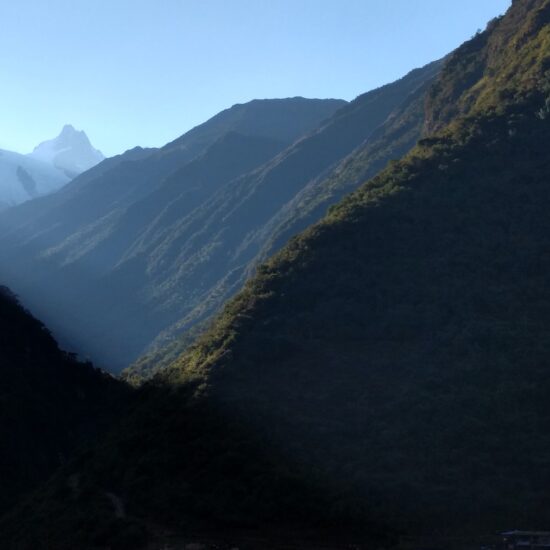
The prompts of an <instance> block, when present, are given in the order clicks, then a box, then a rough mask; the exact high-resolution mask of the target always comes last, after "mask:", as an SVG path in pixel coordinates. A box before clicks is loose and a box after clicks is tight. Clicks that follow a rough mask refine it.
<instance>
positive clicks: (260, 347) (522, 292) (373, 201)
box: [0, 0, 550, 548]
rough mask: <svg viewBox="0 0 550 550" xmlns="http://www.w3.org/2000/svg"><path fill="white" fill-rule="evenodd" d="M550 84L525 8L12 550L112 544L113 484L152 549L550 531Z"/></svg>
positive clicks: (280, 258)
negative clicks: (308, 532) (402, 151)
mask: <svg viewBox="0 0 550 550" xmlns="http://www.w3.org/2000/svg"><path fill="white" fill-rule="evenodd" d="M472 67H475V75H473V74H470V73H469V71H470V69H471V68H472ZM549 68H550V2H549V1H548V0H516V1H515V2H514V3H513V6H512V8H511V9H510V11H509V12H508V14H507V15H506V16H505V17H504V18H503V19H500V20H498V21H494V22H492V23H491V25H490V26H489V28H488V30H487V31H486V32H485V33H482V34H481V35H479V36H477V37H476V38H474V39H473V40H472V41H470V42H468V43H466V44H465V45H464V46H463V47H461V48H459V49H458V50H457V51H456V52H455V53H454V54H453V55H452V56H451V58H450V59H449V60H448V62H447V64H446V66H445V70H444V72H443V74H442V77H441V78H440V80H439V81H438V83H437V85H436V86H435V88H433V89H432V93H431V94H430V101H429V105H428V107H427V108H428V110H427V112H428V113H429V114H430V117H431V114H434V115H435V114H437V113H439V114H437V116H433V117H431V118H430V117H429V118H428V121H438V122H437V123H436V125H437V126H439V129H438V130H437V133H436V134H434V135H432V136H430V137H427V138H426V139H424V140H423V141H422V142H421V143H420V144H419V145H418V146H417V147H416V148H415V149H414V150H413V151H412V152H411V154H409V155H408V156H407V157H406V158H404V159H403V160H402V161H400V162H396V163H392V165H391V166H389V167H388V168H387V169H386V170H384V171H383V172H382V173H381V174H380V175H378V176H377V177H375V178H374V179H372V180H370V181H369V182H367V183H366V184H364V185H363V186H362V187H361V188H360V189H359V190H358V191H357V192H356V193H354V194H353V195H351V196H350V197H349V198H347V199H345V200H344V201H343V202H342V203H340V204H339V205H338V206H337V207H335V208H333V209H332V210H331V212H330V214H329V215H328V216H327V217H326V218H325V219H324V220H323V221H322V222H321V223H319V224H317V225H315V226H313V227H312V228H310V229H309V230H307V231H306V232H305V233H303V234H302V235H300V236H299V237H298V238H296V239H294V240H293V241H292V242H291V243H290V244H289V245H288V246H286V247H285V248H283V250H282V251H281V252H280V253H279V254H277V255H276V256H275V257H274V258H273V259H272V260H270V261H269V262H268V263H267V264H265V265H264V266H263V267H262V268H261V269H260V270H259V272H258V274H257V276H256V277H255V278H254V279H252V280H251V281H250V282H249V283H248V284H247V286H246V287H245V289H244V291H243V292H241V293H240V294H239V295H238V296H237V297H236V298H235V299H234V300H233V301H231V302H230V303H229V304H228V305H227V307H226V308H225V310H224V312H223V313H222V314H221V315H220V316H219V317H218V318H217V321H216V322H215V323H214V325H213V326H212V328H211V329H210V331H209V332H207V333H206V334H205V335H204V336H203V337H202V338H201V339H200V341H199V342H198V343H197V344H196V345H195V346H194V347H193V348H192V349H191V350H190V351H189V352H188V353H186V354H185V355H183V356H182V357H181V358H180V359H179V360H177V361H176V362H175V363H174V364H173V365H172V366H171V367H170V368H169V369H168V370H167V371H166V372H165V373H164V374H163V375H162V376H159V377H157V379H156V380H155V381H154V383H152V384H150V385H148V386H146V387H145V388H143V389H142V390H141V393H140V395H141V400H142V402H141V406H139V407H137V408H136V409H135V410H134V411H133V412H132V414H130V415H129V416H128V417H127V418H126V419H125V420H124V423H123V425H122V426H121V427H119V428H117V429H116V430H115V431H114V432H113V433H112V434H111V435H110V437H109V438H107V439H105V440H104V441H103V443H102V445H101V446H98V447H96V448H95V449H94V451H93V452H91V453H90V454H88V455H87V456H86V457H83V458H82V460H81V461H79V462H76V463H73V464H71V465H70V466H68V467H67V469H66V470H65V471H64V472H63V473H62V474H60V476H59V478H58V479H57V480H55V482H54V483H51V484H50V485H49V486H48V487H47V488H46V489H45V490H44V492H43V493H42V494H41V495H38V496H37V498H36V499H35V500H34V502H32V503H29V504H28V505H27V507H26V508H21V509H19V510H18V511H17V513H15V514H14V515H13V516H12V517H11V518H9V520H8V519H6V520H4V522H3V523H2V524H1V528H0V533H2V534H3V539H0V540H2V544H3V546H4V547H7V548H10V545H11V547H16V546H15V544H16V542H17V543H19V544H20V546H19V547H20V548H40V547H41V546H40V544H41V541H43V540H44V538H45V537H46V536H48V537H50V538H49V540H50V541H54V542H55V547H56V548H70V547H71V544H72V545H73V546H74V545H76V546H77V547H78V548H91V547H94V545H95V546H96V547H103V548H104V547H107V546H108V545H109V543H110V538H109V537H113V536H115V535H113V532H112V531H109V529H113V527H112V525H111V526H109V524H108V523H107V524H105V523H102V522H101V521H99V519H98V521H93V522H92V525H90V522H89V521H88V522H87V520H86V518H90V517H93V518H100V519H101V518H105V517H106V515H107V514H108V513H109V510H110V513H111V516H112V515H113V514H114V511H113V506H112V504H111V503H109V502H108V501H106V500H105V499H103V500H102V499H101V498H100V495H102V494H103V492H106V491H107V492H109V493H113V494H116V495H117V497H118V498H119V499H120V500H121V501H122V502H123V503H124V505H125V513H126V519H125V521H126V522H127V525H128V529H129V528H130V526H132V528H134V529H136V531H134V532H135V533H137V526H139V529H146V528H147V529H149V531H150V532H151V533H152V534H153V535H154V534H155V533H156V532H157V530H158V529H159V527H158V526H159V525H162V526H164V527H166V526H170V527H172V528H179V529H181V530H183V531H185V530H186V529H192V528H195V529H196V528H203V529H208V530H209V531H212V530H214V529H219V528H225V529H228V528H232V529H236V528H247V527H248V528H250V527H254V528H256V529H265V530H269V529H270V528H273V526H274V525H275V526H278V527H279V528H281V527H286V528H288V529H290V528H291V527H296V526H301V527H304V526H314V527H316V528H318V529H320V528H321V526H322V528H323V529H332V530H333V531H335V532H340V533H343V532H347V531H348V527H349V526H350V525H351V526H354V527H355V528H360V529H363V531H364V532H366V533H367V535H365V536H368V533H371V534H372V533H377V532H379V526H380V525H386V526H387V531H388V532H392V531H394V530H395V531H405V532H409V533H418V532H424V533H433V532H446V533H454V534H457V533H464V532H484V531H493V530H495V529H498V528H506V527H508V526H510V525H513V526H518V527H525V528H541V527H543V526H545V525H547V524H548V523H550V506H549V504H550V503H549V501H548V494H549V491H548V488H549V487H550V478H549V472H550V439H549V436H548V434H549V433H550V401H549V400H548V398H547V397H548V393H549V390H550V386H549V384H550V383H549V377H548V362H549V359H550V338H549V336H550V335H549V328H548V327H550V288H549V286H548V284H547V277H548V272H549V269H550V256H549V254H548V250H550V218H549V217H548V215H547V212H548V209H549V208H550V187H549V181H550V158H549V157H548V154H547V150H548V143H550V99H549V94H550V79H549V74H548V69H549ZM449 97H452V101H453V102H455V105H456V110H455V111H454V112H452V113H449V112H445V111H446V110H447V108H448V102H449V101H450V100H449ZM432 123H433V122H430V124H432ZM75 474H78V476H79V479H80V481H81V490H79V491H73V490H71V489H70V485H69V481H70V479H71V476H73V475H75ZM375 526H376V527H375ZM140 533H141V531H140ZM136 541H137V535H136V538H135V539H133V541H132V544H133V546H131V547H132V548H135V547H137V546H138V543H137V542H136Z"/></svg>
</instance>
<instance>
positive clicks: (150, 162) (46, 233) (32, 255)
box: [0, 63, 441, 374]
mask: <svg viewBox="0 0 550 550" xmlns="http://www.w3.org/2000/svg"><path fill="white" fill-rule="evenodd" d="M440 66H441V64H440V63H432V64H430V65H428V66H427V67H425V68H423V69H418V70H416V71H412V72H411V73H410V74H409V75H407V76H406V77H404V78H403V79H401V80H399V81H397V82H395V83H393V84H390V85H387V86H384V87H382V88H380V89H378V90H374V91H372V92H369V93H367V94H364V95H362V96H360V97H358V98H357V99H356V100H354V101H353V102H351V103H350V104H347V105H346V104H345V103H344V102H342V101H336V100H328V101H321V100H305V99H300V98H295V99H287V100H263V101H253V102H251V103H248V104H245V105H237V106H235V107H233V108H231V109H229V110H227V111H224V112H223V113H220V114H219V115H217V116H216V117H214V118H213V119H211V120H210V121H208V122H206V123H205V124H203V125H202V126H199V127H198V128H196V129H194V130H191V131H190V132H188V133H187V134H185V135H184V136H182V137H181V138H179V139H178V140H175V141H174V142H172V143H170V144H168V145H166V146H165V147H164V148H162V149H160V150H158V151H155V152H154V153H153V154H152V155H151V156H149V157H146V158H144V159H142V160H140V161H139V162H132V163H128V162H125V161H124V156H122V157H121V158H120V162H119V164H117V165H116V166H114V167H113V168H112V169H106V170H105V171H103V172H102V174H101V175H100V176H99V177H95V176H92V175H91V174H90V173H84V174H83V175H82V176H81V177H80V178H77V179H75V180H74V181H73V182H72V183H71V184H70V185H69V186H67V187H66V188H65V189H64V190H63V191H62V192H61V193H57V194H56V195H55V196H52V197H48V198H47V199H46V200H41V201H33V202H32V203H29V204H27V205H23V206H22V207H21V208H17V209H12V210H10V211H9V212H6V213H5V215H4V216H1V217H0V226H3V227H4V228H5V231H4V235H3V237H1V238H0V257H2V258H3V259H4V261H3V262H2V267H1V268H0V274H1V275H2V277H3V280H4V281H6V282H7V283H8V284H9V285H10V286H12V287H13V288H14V289H15V290H16V291H17V292H18V293H19V294H20V295H21V296H22V297H23V299H24V300H25V303H26V304H27V305H28V306H29V307H31V308H32V310H33V311H34V312H36V314H37V315H39V316H40V317H41V318H42V319H44V320H45V321H46V322H47V323H48V325H49V326H50V327H51V328H52V330H53V331H54V333H55V334H56V335H57V336H58V337H59V338H60V339H61V341H62V343H64V344H67V345H71V346H73V347H74V349H76V350H78V351H79V352H82V353H85V354H87V356H89V357H90V358H92V359H93V360H94V361H96V362H97V363H98V364H100V365H103V366H105V367H107V368H110V369H114V370H115V371H119V370H120V369H122V368H124V367H126V366H128V365H129V364H130V363H131V362H132V361H135V360H136V359H138V357H139V356H140V355H142V354H143V353H144V352H147V351H151V350H154V351H156V350H160V349H162V350H163V351H162V354H163V355H165V351H164V347H165V345H166V344H167V343H171V342H174V344H173V345H175V346H176V348H175V353H177V352H179V351H181V349H180V343H181V341H180V340H178V338H177V337H178V336H179V335H180V334H182V333H184V332H186V331H187V330H188V329H190V328H192V327H194V326H195V325H197V324H198V323H201V322H204V321H205V320H206V319H207V318H208V317H209V316H210V315H211V314H212V313H214V312H215V311H216V310H217V309H218V308H219V307H220V306H221V305H222V304H223V302H224V301H225V300H226V299H227V298H228V297H230V296H231V295H233V294H234V293H235V292H236V291H238V290H239V289H240V288H241V286H242V285H243V283H244V281H245V280H246V278H247V277H249V276H250V275H251V274H252V273H253V272H254V268H255V266H256V264H257V263H258V262H259V261H261V260H262V259H263V258H265V257H266V256H268V255H269V254H271V253H273V252H274V251H275V250H277V249H278V248H280V247H281V246H282V245H283V244H285V242H286V241H287V240H288V238H290V237H291V236H292V235H293V234H296V233H298V232H299V231H300V230H301V229H303V228H304V227H306V226H307V225H308V224H309V223H312V222H314V221H317V220H318V219H319V218H320V217H322V216H323V214H324V213H325V211H326V209H327V208H328V207H329V206H330V205H331V204H334V203H335V202H337V201H338V200H339V198H341V197H342V196H343V195H344V194H345V193H346V192H349V191H350V190H352V189H354V188H355V187H356V186H358V185H359V184H360V182H361V181H362V180H363V178H365V177H368V176H371V175H374V174H375V173H376V171H378V170H379V169H380V168H382V167H383V166H384V164H385V163H386V162H387V161H388V160H389V159H391V158H398V157H399V156H400V155H402V154H404V153H405V152H406V151H407V150H408V149H409V148H411V147H412V146H413V145H414V143H415V142H416V140H417V139H418V138H419V137H420V135H421V131H422V121H423V104H424V95H425V92H426V90H427V87H428V85H429V83H430V82H431V81H432V79H433V78H435V76H436V75H437V73H438V70H439V68H440ZM270 132H271V133H270ZM357 148H360V149H361V150H365V151H367V152H366V153H365V154H366V155H367V156H369V159H370V163H369V164H368V169H365V170H362V171H359V172H358V173H357V174H356V177H355V179H354V180H353V181H346V182H345V183H342V184H340V183H336V184H331V185H330V188H328V187H327V186H326V184H325V183H324V182H325V181H326V177H327V176H328V175H329V174H331V173H333V172H334V173H336V172H337V171H338V165H339V163H341V162H343V161H344V160H345V159H346V157H347V156H348V155H350V154H351V153H352V152H353V151H354V150H356V149H357ZM101 166H102V165H99V166H98V167H96V168H97V169H100V168H101ZM54 303H55V307H53V304H54ZM115 342H116V343H115ZM153 363H154V365H155V367H154V368H152V364H153ZM160 364H161V362H160V361H159V360H158V357H157V355H156V353H154V354H153V360H152V361H151V359H150V358H149V357H146V358H145V359H144V360H140V362H139V364H138V365H137V366H136V369H135V371H134V372H139V373H140V374H143V373H144V372H146V371H151V370H156V368H157V367H158V365H160Z"/></svg>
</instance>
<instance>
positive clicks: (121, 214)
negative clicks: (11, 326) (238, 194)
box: [0, 98, 344, 367]
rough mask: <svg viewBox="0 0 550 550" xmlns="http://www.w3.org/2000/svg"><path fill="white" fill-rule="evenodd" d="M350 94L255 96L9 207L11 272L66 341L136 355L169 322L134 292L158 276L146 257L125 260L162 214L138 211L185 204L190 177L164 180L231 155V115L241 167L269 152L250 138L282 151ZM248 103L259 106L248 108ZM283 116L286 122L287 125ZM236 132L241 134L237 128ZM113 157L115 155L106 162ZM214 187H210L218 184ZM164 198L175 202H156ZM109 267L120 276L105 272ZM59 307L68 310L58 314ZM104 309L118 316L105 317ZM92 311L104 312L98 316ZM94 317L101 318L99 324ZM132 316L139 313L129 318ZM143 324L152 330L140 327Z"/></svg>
mask: <svg viewBox="0 0 550 550" xmlns="http://www.w3.org/2000/svg"><path fill="white" fill-rule="evenodd" d="M342 104H344V102H342V101H337V100H307V99H303V98H293V99H289V100H262V101H253V102H250V103H249V104H245V105H237V106H235V107H234V108H231V109H229V110H228V111H225V112H224V113H222V114H221V115H219V116H217V117H214V118H213V119H212V120H211V121H209V122H207V123H205V124H202V125H200V126H199V127H197V128H195V129H193V130H191V131H190V132H189V133H188V134H186V135H185V136H183V137H182V138H180V139H179V140H177V141H176V142H174V143H173V144H168V145H167V146H165V147H163V148H162V149H160V150H156V151H152V152H146V153H145V155H144V158H139V159H137V160H131V161H129V162H128V161H126V157H127V155H128V154H129V153H126V154H125V155H122V156H121V157H120V158H119V159H118V160H117V161H116V162H114V161H111V159H108V160H107V161H104V163H101V164H100V165H98V166H96V167H94V168H93V169H92V170H91V171H90V173H88V172H86V173H84V174H82V175H81V176H79V177H78V178H76V179H75V180H74V181H73V182H71V184H70V185H69V186H67V187H66V188H65V189H63V190H62V191H61V193H58V194H56V196H55V197H52V198H50V199H49V200H48V201H40V202H37V201H35V202H34V204H30V205H25V208H23V207H21V208H20V209H16V210H15V211H13V210H12V211H10V212H8V213H6V215H5V216H3V217H0V226H4V227H5V234H4V237H3V239H2V249H3V251H4V253H5V254H4V259H5V262H4V271H3V275H4V276H5V277H6V279H7V280H10V281H11V283H12V285H14V286H15V287H16V288H17V290H18V292H19V293H20V294H21V295H22V296H23V297H24V299H25V303H26V304H28V305H29V307H32V308H33V311H36V313H37V314H38V315H40V316H41V318H43V319H44V320H45V321H46V322H47V323H48V325H49V326H50V327H52V330H54V332H55V333H56V334H57V335H58V336H59V337H60V339H61V340H62V343H67V344H69V343H70V345H71V347H75V348H76V349H78V350H80V351H84V352H85V353H86V354H90V355H91V356H92V357H93V358H94V359H98V360H100V361H101V362H102V363H103V364H104V365H108V366H110V367H113V366H115V364H116V362H117V361H120V363H119V366H125V365H126V363H125V362H124V360H125V358H129V356H128V351H126V350H127V349H130V350H132V352H133V353H134V354H135V355H134V357H135V356H136V355H137V354H138V353H139V352H140V351H141V350H142V349H143V348H144V347H145V346H146V345H147V344H148V343H149V342H150V340H151V339H152V338H154V337H155V336H156V335H157V334H158V332H159V330H160V329H161V328H163V326H162V325H161V327H160V328H159V327H158V320H156V319H155V312H153V311H151V305H150V304H149V305H148V304H147V299H146V300H144V299H143V297H142V296H139V295H138V296H137V297H136V295H135V292H142V293H144V292H148V291H149V289H148V288H146V287H144V288H140V284H139V282H138V281H139V280H138V277H145V280H147V278H148V277H149V276H148V275H147V274H146V273H144V269H143V268H142V267H141V263H140V262H141V260H140V259H139V258H137V259H131V260H130V261H126V260H125V259H124V257H125V256H127V253H126V249H130V250H133V249H136V248H137V247H139V246H140V244H139V243H140V241H141V240H143V239H144V238H145V237H146V235H147V233H148V232H149V227H148V225H147V223H149V222H151V223H152V222H153V218H151V217H147V215H145V219H144V220H143V222H140V220H139V217H137V218H136V216H138V214H139V215H141V214H144V213H146V212H150V213H151V216H153V217H154V215H158V214H160V213H162V211H163V210H164V209H167V208H169V207H170V202H171V201H173V200H174V190H175V192H176V195H178V194H179V195H181V197H180V204H181V203H182V201H185V200H186V199H185V197H186V195H185V193H186V188H187V187H186V185H187V183H186V181H182V182H181V185H182V188H181V190H179V188H178V184H177V183H176V184H172V187H171V188H172V191H170V184H169V183H166V184H164V183H163V182H164V180H165V179H166V178H168V177H172V179H173V178H174V177H177V176H175V175H173V174H177V171H178V170H179V169H183V167H184V166H185V165H186V164H188V163H189V162H191V161H193V159H194V158H198V157H200V156H201V155H206V154H208V153H207V151H208V150H209V149H210V148H212V149H213V151H212V154H216V155H217V157H218V158H220V159H221V158H222V157H223V155H226V153H224V152H223V151H222V150H221V149H220V147H219V145H216V143H217V142H218V140H220V139H223V138H224V136H225V135H226V134H227V133H228V132H229V131H230V130H231V128H232V126H231V124H233V127H234V128H235V129H236V130H234V132H236V131H237V130H239V131H240V133H241V135H243V136H244V138H243V139H248V140H249V144H248V145H246V144H245V143H242V144H241V150H240V152H239V154H240V155H241V158H242V159H243V160H242V161H241V163H242V168H241V169H242V170H245V169H247V170H248V169H250V168H251V167H253V166H254V164H255V163H261V162H265V161H266V160H268V157H265V156H264V155H265V154H264V153H262V152H261V151H260V150H259V149H258V148H257V147H256V149H257V150H255V148H254V147H251V145H250V144H251V140H253V139H255V140H256V141H257V142H258V147H260V148H264V150H265V151H267V152H268V153H270V154H271V155H274V154H276V153H277V152H278V150H279V149H281V148H282V147H284V146H286V145H288V144H289V143H291V142H293V141H295V140H296V139H297V138H298V137H300V134H299V133H298V132H302V130H303V128H304V127H308V126H309V125H311V124H314V126H313V127H311V126H309V127H310V129H313V128H314V127H315V125H317V124H319V123H321V122H322V121H323V120H324V119H325V118H327V117H328V116H329V115H331V114H332V113H333V112H334V111H335V110H336V109H337V108H338V107H339V106H341V105H342ZM248 109H250V110H251V112H252V114H250V113H247V110H248ZM285 111H288V114H287V115H286V116H283V114H284V113H285ZM273 119H277V120H279V124H278V125H275V126H274V129H273V133H274V134H276V135H277V136H278V137H277V139H275V140H274V141H276V142H279V137H281V138H284V139H285V140H286V141H280V142H279V143H280V144H281V145H280V147H279V146H277V147H278V149H277V150H276V149H274V148H273V147H272V145H269V143H268V142H269V139H271V140H273V139H274V138H269V137H268V136H267V137H266V136H264V134H265V133H266V132H267V131H268V129H269V128H270V126H271V122H272V121H273ZM290 119H291V120H290ZM281 120H282V121H283V122H284V124H283V125H284V126H285V127H286V130H285V131H284V132H283V130H282V129H281ZM220 121H221V122H220ZM242 132H245V133H244V134H243V133H242ZM285 132H286V133H285ZM238 133H239V132H237V134H238ZM233 141H234V142H235V143H236V138H235V139H234V140H233ZM272 142H273V141H272ZM262 144H263V145H262ZM247 147H249V151H247ZM194 155H197V156H195V157H194ZM243 161H244V163H243ZM216 162H217V161H214V164H215V163H216ZM105 163H111V164H113V163H114V165H112V167H110V168H109V169H106V170H103V169H102V166H103V165H104V164H105ZM237 164H238V163H237ZM202 166H203V167H205V169H206V172H205V174H204V176H202V177H206V176H207V175H208V173H209V172H208V167H207V165H206V162H203V164H202ZM225 170H227V175H226V176H224V171H225ZM218 171H219V174H218V176H217V177H218V179H219V178H220V177H221V178H222V180H223V181H218V184H217V185H221V184H222V183H225V181H226V180H227V179H228V178H229V179H230V178H231V177H234V176H235V175H236V174H235V173H234V170H233V169H232V168H231V165H230V163H229V164H228V163H227V162H226V164H225V165H223V166H222V165H220V166H219V167H218ZM92 173H93V176H92V175H91V174H92ZM196 176H197V174H195V175H193V174H192V173H191V172H189V171H187V172H186V171H185V170H184V171H183V172H182V174H181V177H182V178H186V177H196ZM190 185H194V183H193V182H190ZM214 188H215V186H214V187H211V191H213V190H214ZM162 189H166V191H163V190H162ZM204 189H205V190H206V189H207V187H205V188H204ZM202 196H203V199H205V198H206V197H207V195H205V194H204V193H203V195H202ZM155 200H159V201H166V202H162V203H159V204H155V202H154V201H155ZM184 210H185V209H184ZM173 211H174V209H173V208H172V212H173ZM155 212H156V214H155ZM132 216H134V217H133V218H132ZM125 224H126V225H125ZM142 235H143V236H142ZM111 242H112V243H113V246H110V243H111ZM132 262H133V265H132ZM134 271H135V273H134ZM109 273H111V275H109ZM125 273H127V274H128V275H129V277H128V279H127V280H126V281H124V280H122V279H123V278H124V274H125ZM104 277H110V278H111V280H104ZM142 280H143V279H142ZM119 281H120V282H119ZM141 286H143V282H142V283H141ZM112 287H115V288H116V289H118V288H120V293H118V291H117V290H114V294H112V293H111V294H109V292H108V291H109V288H112ZM46 289H47V290H46ZM91 291H92V292H91ZM88 296H89V298H88ZM50 299H51V302H50V303H48V300H50ZM83 300H84V301H83ZM88 300H89V301H88ZM149 300H150V299H149ZM144 302H145V304H144ZM54 303H55V310H54V308H53V304H54ZM77 303H78V304H79V305H78V307H77V308H76V309H75V306H76V304H77ZM118 304H120V305H118ZM86 307H89V308H90V309H89V310H88V313H87V314H86V316H85V318H86V320H85V321H84V323H85V326H83V325H82V324H80V325H79V321H78V317H79V316H80V312H81V311H83V309H85V308H86ZM117 308H118V311H117ZM53 311H58V312H59V313H61V315H56V316H54V315H53V314H52V313H53ZM105 312H107V313H108V316H111V318H112V321H110V320H109V317H105V315H104V313H105ZM156 315H157V317H158V315H159V314H158V313H157V314H156ZM92 316H95V317H94V318H93V319H92ZM148 318H150V320H148ZM94 319H95V320H97V322H96V323H95V324H94V322H93V321H94ZM99 319H101V321H99ZM132 319H135V321H136V322H135V323H134V324H132V325H131V326H130V324H131V323H132V321H131V320H132ZM147 322H150V324H151V327H150V328H149V327H147V326H146V323H147ZM161 322H162V320H161ZM154 323H156V324H154ZM126 325H128V328H129V329H130V330H128V331H127V332H126V334H124V335H120V337H119V336H117V337H116V339H117V340H118V341H119V344H118V345H117V346H113V345H111V342H112V338H113V337H114V335H115V334H116V333H117V332H118V331H119V330H122V331H124V330H125V326H126ZM142 331H145V336H141V334H142ZM116 348H120V358H119V357H113V356H110V355H108V354H103V353H102V350H105V349H116Z"/></svg>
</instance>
